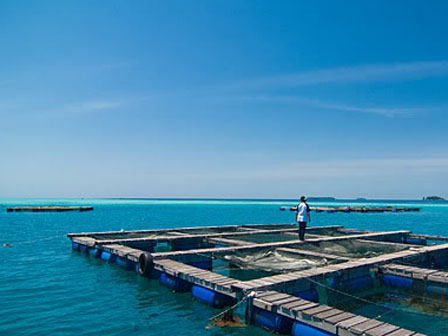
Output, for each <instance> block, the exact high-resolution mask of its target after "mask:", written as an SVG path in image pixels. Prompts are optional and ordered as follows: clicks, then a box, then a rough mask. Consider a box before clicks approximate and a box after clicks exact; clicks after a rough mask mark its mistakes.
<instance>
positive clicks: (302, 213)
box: [297, 202, 308, 222]
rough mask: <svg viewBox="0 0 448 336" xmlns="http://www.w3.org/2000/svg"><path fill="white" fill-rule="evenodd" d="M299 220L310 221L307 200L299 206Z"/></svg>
mask: <svg viewBox="0 0 448 336" xmlns="http://www.w3.org/2000/svg"><path fill="white" fill-rule="evenodd" d="M297 221H298V222H308V206H307V205H306V203H305V202H300V204H299V206H298V207H297Z"/></svg>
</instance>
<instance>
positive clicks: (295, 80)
mask: <svg viewBox="0 0 448 336" xmlns="http://www.w3.org/2000/svg"><path fill="white" fill-rule="evenodd" d="M446 75H448V61H438V62H411V63H393V64H377V65H361V66H350V67H338V68H330V69H323V70H310V71H302V72H297V73H292V74H286V75H279V76H269V77H260V78H255V79H250V80H242V81H239V82H238V83H235V84H236V87H238V86H240V87H245V88H261V87H266V86H270V87H277V88H279V87H299V86H307V85H317V84H332V83H334V84H346V83H354V82H369V81H370V82H373V81H399V80H411V79H422V78H428V77H437V76H446Z"/></svg>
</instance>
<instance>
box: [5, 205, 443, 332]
mask: <svg viewBox="0 0 448 336" xmlns="http://www.w3.org/2000/svg"><path fill="white" fill-rule="evenodd" d="M29 204H93V205H94V207H95V210H94V211H91V212H84V213H79V212H66V213H7V212H6V207H8V206H15V205H29ZM327 204H328V203H327ZM363 204H368V202H363ZM380 204H382V203H381V202H380V203H375V205H380ZM388 204H393V205H408V206H421V207H422V211H421V212H418V213H414V212H411V213H378V214H356V213H350V214H346V213H332V214H327V213H313V222H312V225H332V224H341V225H344V226H346V227H356V228H361V229H372V230H395V229H409V230H412V231H414V232H418V233H429V234H439V235H448V226H447V223H448V203H422V202H398V203H397V202H395V203H393V202H392V203H388ZM281 205H293V203H291V202H289V203H288V202H286V201H285V202H282V201H268V202H261V201H170V200H163V201H155V200H7V199H0V246H1V245H3V244H4V243H11V244H14V246H13V247H11V248H0V335H37V336H40V335H124V334H126V335H175V334H178V335H195V336H199V335H253V334H257V335H271V334H270V333H268V332H264V331H262V330H261V329H259V328H257V327H244V328H226V329H219V328H213V329H206V325H207V319H208V318H209V317H211V316H213V315H215V314H216V313H218V312H219V310H215V309H212V308H210V307H208V306H205V305H202V304H200V303H197V302H195V301H193V300H191V298H190V294H171V292H170V291H169V290H168V289H166V288H164V287H161V286H160V285H159V284H158V282H157V281H154V280H153V281H150V280H147V279H144V278H141V277H138V276H136V274H134V273H133V272H128V271H125V270H122V269H120V268H118V267H116V266H114V265H109V264H107V263H104V262H102V261H101V260H98V259H92V258H88V257H86V256H85V255H81V254H80V253H76V252H72V250H71V245H70V242H69V240H68V239H67V238H65V234H66V233H68V232H81V231H108V230H120V229H122V228H123V229H126V230H128V229H146V228H168V227H180V226H194V225H203V226H205V225H226V224H243V223H244V224H246V223H290V222H292V221H293V213H291V212H289V211H288V212H282V211H279V207H280V206H281Z"/></svg>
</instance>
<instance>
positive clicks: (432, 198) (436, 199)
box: [423, 196, 445, 201]
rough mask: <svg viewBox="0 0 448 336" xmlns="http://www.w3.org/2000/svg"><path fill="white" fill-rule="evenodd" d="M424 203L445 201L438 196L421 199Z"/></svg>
mask: <svg viewBox="0 0 448 336" xmlns="http://www.w3.org/2000/svg"><path fill="white" fill-rule="evenodd" d="M423 200H424V201H445V199H444V198H443V197H440V196H427V197H423Z"/></svg>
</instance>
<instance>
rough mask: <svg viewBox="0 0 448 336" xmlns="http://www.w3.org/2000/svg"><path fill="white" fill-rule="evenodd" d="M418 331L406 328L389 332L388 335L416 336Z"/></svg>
mask: <svg viewBox="0 0 448 336" xmlns="http://www.w3.org/2000/svg"><path fill="white" fill-rule="evenodd" d="M415 335H416V333H415V332H414V331H410V330H406V329H401V328H400V329H398V330H396V331H393V332H391V333H390V334H387V336H415Z"/></svg>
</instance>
